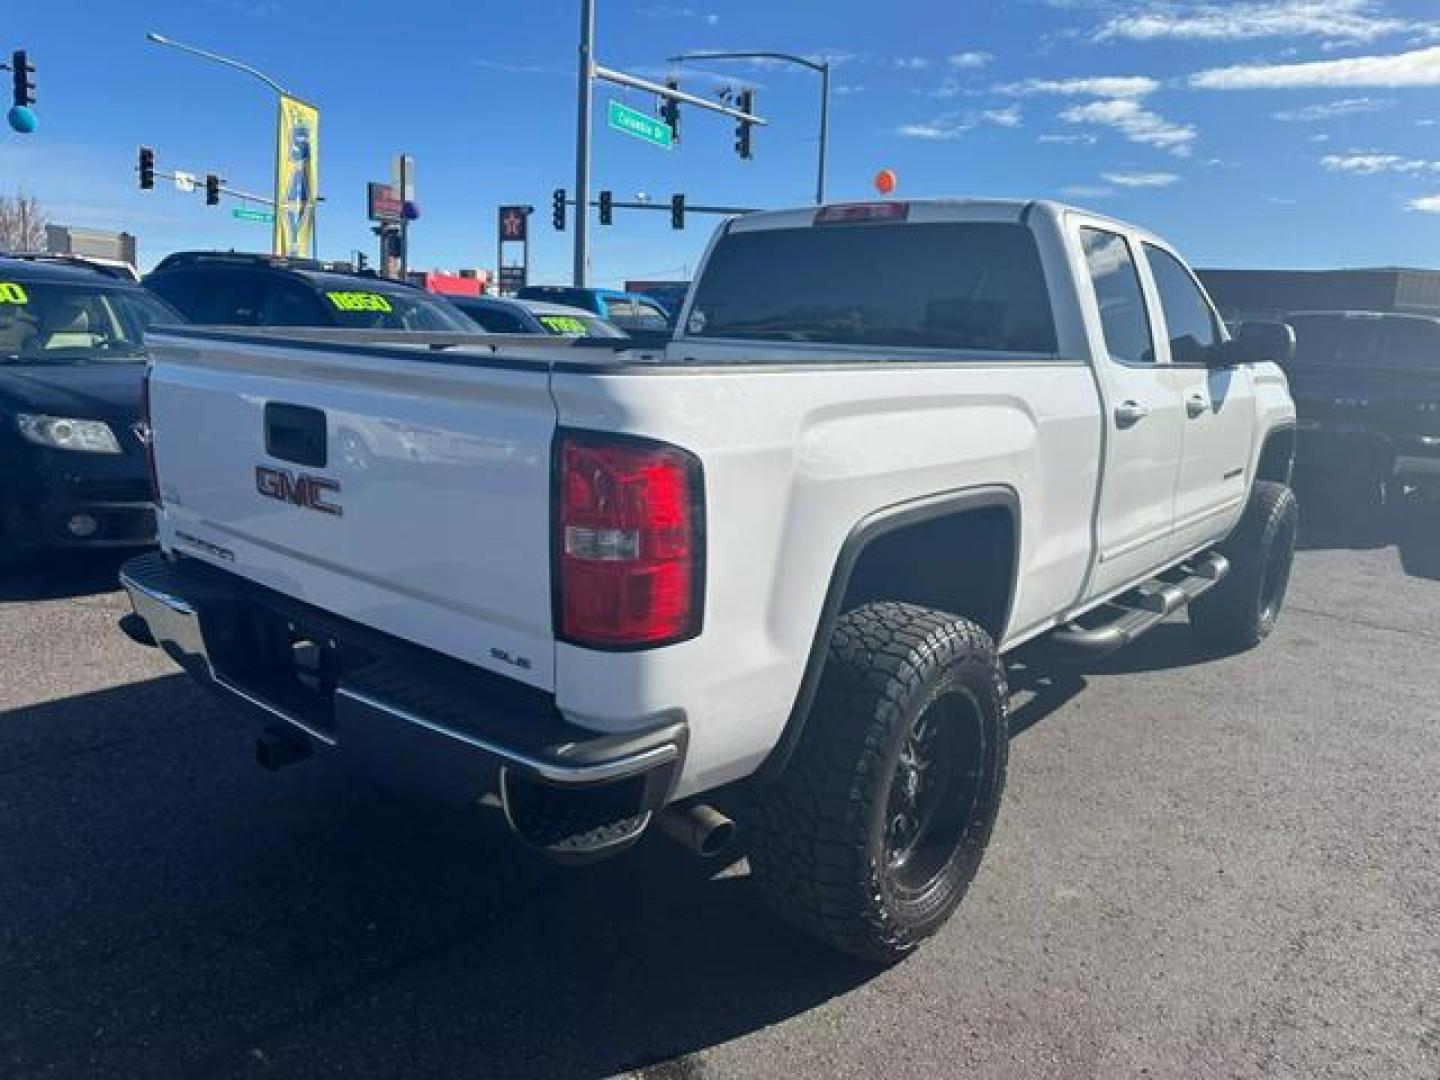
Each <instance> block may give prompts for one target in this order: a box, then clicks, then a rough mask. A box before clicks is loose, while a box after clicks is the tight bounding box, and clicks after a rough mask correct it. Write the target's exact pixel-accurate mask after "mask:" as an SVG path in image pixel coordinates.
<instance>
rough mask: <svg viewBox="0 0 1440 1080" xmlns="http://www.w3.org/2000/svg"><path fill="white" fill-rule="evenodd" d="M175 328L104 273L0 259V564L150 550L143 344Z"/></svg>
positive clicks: (148, 300)
mask: <svg viewBox="0 0 1440 1080" xmlns="http://www.w3.org/2000/svg"><path fill="white" fill-rule="evenodd" d="M183 321H184V319H183V318H182V317H181V316H180V315H179V314H177V313H176V312H175V311H174V310H173V309H171V308H170V307H169V306H167V305H166V304H165V303H164V302H163V301H161V300H158V299H156V298H155V297H154V296H152V295H151V294H150V293H148V292H146V291H145V290H144V289H142V288H140V287H139V286H138V285H135V284H133V283H130V282H127V281H124V280H122V279H121V278H119V277H118V276H115V275H114V274H113V273H111V272H109V271H106V270H104V269H101V268H97V267H92V266H87V265H85V264H83V263H80V262H77V261H73V260H67V259H62V258H43V257H14V256H5V255H0V553H7V554H8V555H9V556H11V557H13V556H14V554H16V553H17V552H18V551H21V550H26V549H34V548H54V547H97V546H108V547H123V546H132V545H136V546H138V545H143V544H148V543H151V542H152V541H153V540H154V538H155V516H154V513H153V511H152V509H151V504H150V485H149V481H148V479H147V475H146V467H145V446H146V443H147V440H148V438H149V432H148V430H147V429H146V427H145V425H144V423H143V421H142V418H141V411H142V405H141V392H142V390H141V388H142V380H143V377H144V374H145V352H144V348H143V345H142V337H143V334H144V330H145V328H146V327H147V326H149V325H150V324H152V323H156V322H164V323H175V322H183ZM3 557H4V555H3V554H0V558H3Z"/></svg>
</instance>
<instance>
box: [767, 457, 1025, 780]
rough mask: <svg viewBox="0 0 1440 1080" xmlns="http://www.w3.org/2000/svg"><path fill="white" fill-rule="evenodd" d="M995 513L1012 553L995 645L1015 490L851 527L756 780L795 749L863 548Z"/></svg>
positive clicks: (994, 490) (1016, 547)
mask: <svg viewBox="0 0 1440 1080" xmlns="http://www.w3.org/2000/svg"><path fill="white" fill-rule="evenodd" d="M997 508H998V509H1002V510H1004V511H1005V512H1006V513H1008V514H1009V516H1010V522H1011V548H1012V550H1011V553H1010V554H1011V573H1010V581H1009V582H1008V583H1007V590H1008V591H1007V595H1006V598H1005V616H1004V619H1003V621H1002V625H1001V631H1000V635H997V640H996V644H997V645H998V644H999V640H998V638H999V636H1001V635H1003V633H1004V629H1005V628H1006V627H1008V626H1009V624H1010V619H1011V616H1012V615H1013V609H1014V604H1015V585H1016V581H1017V578H1018V575H1019V572H1020V496H1019V494H1018V493H1017V492H1016V491H1015V489H1014V488H1012V487H1009V486H1006V485H1003V484H987V485H982V486H979V487H970V488H959V489H957V490H954V491H945V492H940V493H939V494H936V495H927V496H924V497H922V498H919V499H913V500H909V501H906V502H902V503H895V504H893V505H891V506H886V507H883V508H881V509H879V510H876V511H874V512H873V513H870V514H867V515H866V516H865V517H863V518H861V519H860V521H859V522H857V523H856V524H855V526H854V527H853V528H852V529H851V530H850V532H849V534H848V535H847V536H846V537H845V541H844V542H843V543H842V544H841V545H840V553H839V554H838V555H837V556H836V558H835V566H834V568H833V569H832V570H831V572H830V585H829V587H828V588H827V589H826V591H825V602H824V603H823V604H822V605H821V608H820V618H819V621H818V623H817V624H816V627H815V634H814V636H813V637H812V638H811V641H810V653H809V655H808V657H807V658H806V660H805V670H804V673H803V674H802V675H801V677H800V689H799V691H798V692H797V693H796V695H795V703H794V704H793V705H792V706H791V709H790V716H789V718H788V719H787V720H786V721H785V729H784V730H783V731H782V732H781V733H780V738H779V740H778V741H777V742H776V743H775V746H774V747H773V748H772V749H771V751H770V753H769V755H768V756H767V757H766V758H765V760H764V761H763V762H762V763H761V765H760V768H759V769H758V770H757V771H756V773H755V776H756V778H757V779H759V780H761V781H765V780H772V779H774V778H775V777H777V776H779V775H780V774H781V773H782V772H784V770H785V766H786V765H787V764H788V763H789V761H790V757H791V755H792V754H794V752H795V748H796V747H797V746H799V745H800V737H801V735H802V734H803V733H804V730H805V722H806V720H807V718H808V717H809V714H810V706H811V705H812V704H813V703H814V701H815V694H816V692H817V691H818V690H819V688H820V676H821V675H822V674H823V673H824V670H825V657H826V654H827V652H828V651H829V643H830V634H831V632H832V631H833V630H834V629H835V623H836V620H837V619H839V617H840V605H841V604H842V603H843V602H844V600H845V594H846V591H847V589H848V588H849V585H850V578H851V575H852V574H853V573H854V570H855V567H856V565H857V564H858V563H859V562H860V557H861V556H862V555H863V554H864V553H865V549H866V548H867V547H868V546H869V545H870V544H872V543H874V542H875V540H877V539H878V538H880V537H882V536H885V535H886V534H888V533H892V532H895V531H897V530H899V529H903V528H906V527H908V526H911V525H918V524H921V523H924V522H928V521H935V520H937V519H939V518H944V517H951V516H958V515H964V514H969V513H974V512H976V511H979V510H994V509H997ZM957 614H960V613H958V612H957Z"/></svg>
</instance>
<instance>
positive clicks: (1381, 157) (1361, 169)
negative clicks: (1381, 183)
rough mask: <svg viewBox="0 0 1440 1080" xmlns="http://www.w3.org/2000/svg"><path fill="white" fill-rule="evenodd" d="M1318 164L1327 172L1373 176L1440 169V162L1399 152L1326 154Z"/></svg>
mask: <svg viewBox="0 0 1440 1080" xmlns="http://www.w3.org/2000/svg"><path fill="white" fill-rule="evenodd" d="M1320 165H1321V167H1322V168H1324V169H1325V170H1326V171H1327V172H1340V173H1353V174H1355V175H1357V176H1374V175H1375V174H1376V173H1391V172H1393V173H1417V172H1425V171H1427V170H1432V169H1433V170H1440V162H1435V161H1425V160H1423V159H1421V158H1407V157H1402V156H1401V155H1399V154H1375V153H1363V154H1326V155H1325V156H1324V157H1322V158H1321V159H1320Z"/></svg>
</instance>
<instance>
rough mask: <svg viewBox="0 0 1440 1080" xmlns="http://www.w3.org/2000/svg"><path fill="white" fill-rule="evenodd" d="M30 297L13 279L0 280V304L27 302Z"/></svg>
mask: <svg viewBox="0 0 1440 1080" xmlns="http://www.w3.org/2000/svg"><path fill="white" fill-rule="evenodd" d="M29 302H30V297H28V296H26V295H25V290H24V289H22V288H21V287H20V286H19V285H17V284H15V282H13V281H0V304H28V303H29Z"/></svg>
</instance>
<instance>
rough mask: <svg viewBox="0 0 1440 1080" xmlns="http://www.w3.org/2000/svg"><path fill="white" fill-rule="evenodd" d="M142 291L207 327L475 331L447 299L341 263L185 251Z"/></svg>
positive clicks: (171, 259)
mask: <svg viewBox="0 0 1440 1080" xmlns="http://www.w3.org/2000/svg"><path fill="white" fill-rule="evenodd" d="M145 287H146V288H147V289H150V290H151V291H152V292H154V293H155V294H156V295H157V296H160V297H162V298H164V299H165V300H167V301H168V302H169V303H171V304H173V305H174V306H175V307H176V308H178V309H179V310H180V311H181V312H182V313H184V315H185V316H186V317H187V318H189V319H190V321H191V322H196V323H202V324H205V325H210V326H337V327H349V328H353V329H371V330H430V331H458V332H463V333H474V331H475V326H474V324H473V323H471V322H470V321H469V320H468V319H466V318H465V316H464V315H462V314H460V312H458V311H456V310H455V308H454V307H452V306H451V304H450V303H449V301H447V300H443V299H441V298H440V297H438V296H436V295H434V294H433V293H428V292H426V291H425V290H423V289H420V288H417V287H416V286H414V285H409V284H406V283H405V282H400V281H391V280H390V279H389V278H382V277H377V276H376V275H374V274H370V273H357V272H355V271H354V270H352V269H351V268H350V266H349V265H348V264H345V263H326V262H318V261H315V260H312V259H286V258H281V257H279V256H271V255H250V254H244V253H241V252H223V251H182V252H177V253H176V254H174V255H169V256H167V257H166V258H164V259H162V260H161V262H160V264H159V265H158V266H156V267H155V269H154V270H152V271H151V272H150V273H149V274H148V275H146V277H145Z"/></svg>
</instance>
